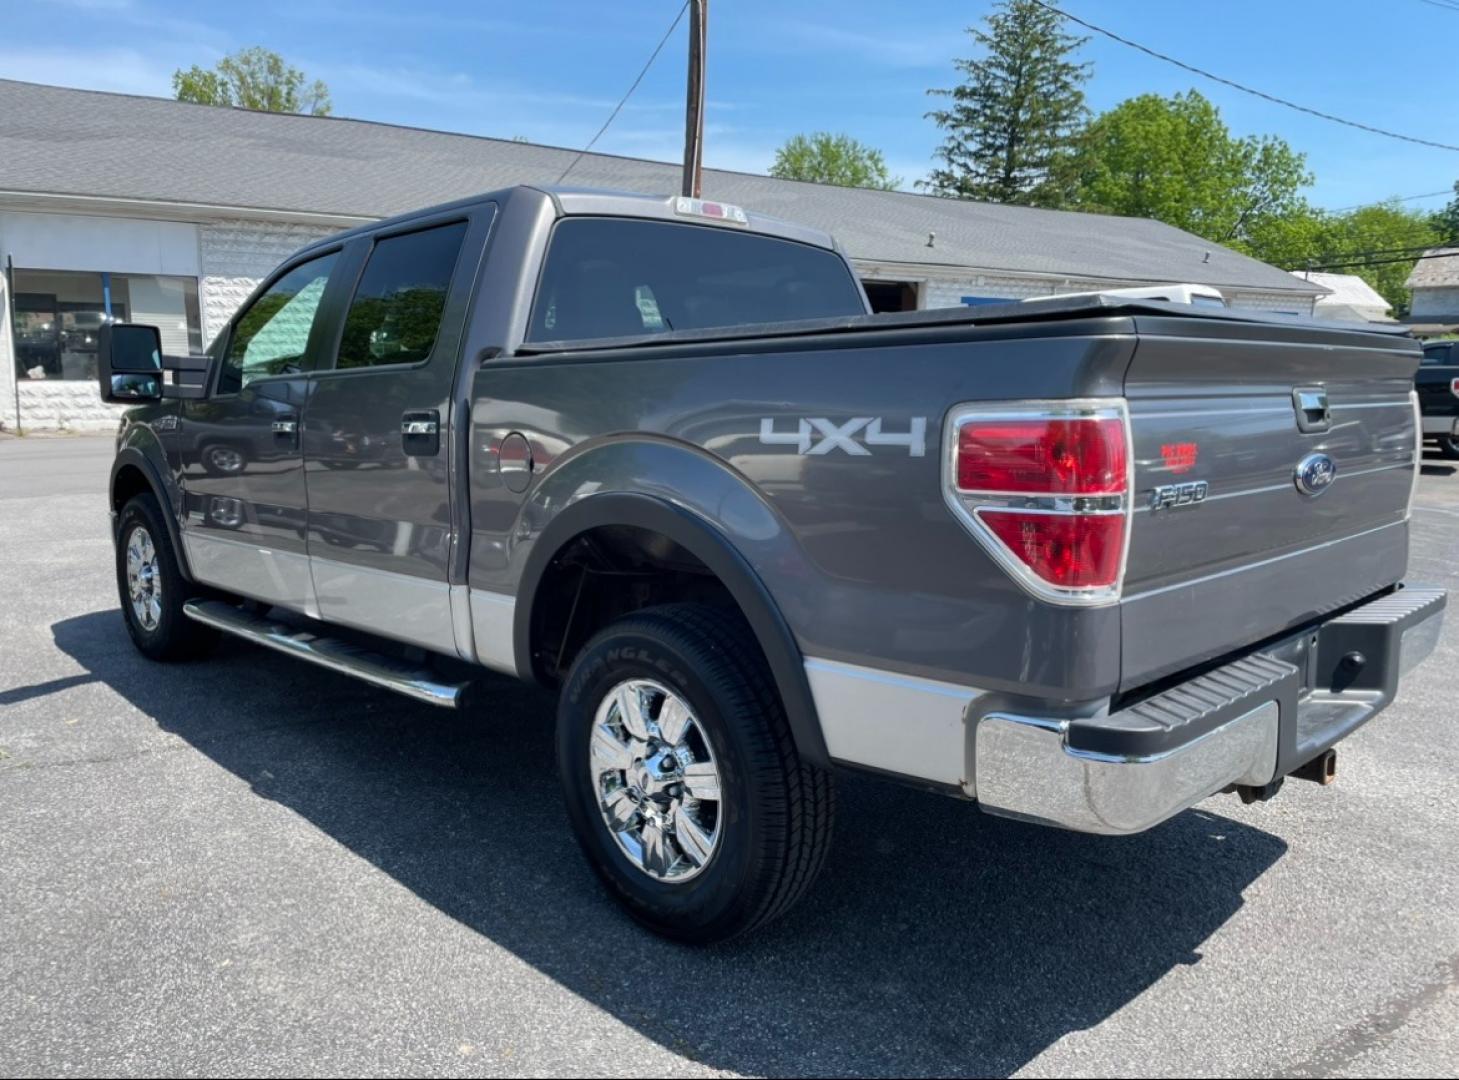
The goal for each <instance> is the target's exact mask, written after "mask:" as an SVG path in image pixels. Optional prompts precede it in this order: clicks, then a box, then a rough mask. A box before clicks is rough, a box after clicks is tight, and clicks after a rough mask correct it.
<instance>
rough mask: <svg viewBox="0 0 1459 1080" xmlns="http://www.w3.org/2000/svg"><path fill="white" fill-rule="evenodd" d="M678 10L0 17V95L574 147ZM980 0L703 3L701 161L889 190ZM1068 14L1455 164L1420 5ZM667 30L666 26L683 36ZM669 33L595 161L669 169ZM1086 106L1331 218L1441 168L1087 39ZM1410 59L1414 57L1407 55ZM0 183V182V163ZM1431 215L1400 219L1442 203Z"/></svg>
mask: <svg viewBox="0 0 1459 1080" xmlns="http://www.w3.org/2000/svg"><path fill="white" fill-rule="evenodd" d="M680 2H681V0H627V2H622V0H620V2H617V3H614V2H606V3H605V2H602V0H598V2H586V0H536V2H533V3H522V2H520V0H519V2H515V3H510V4H508V3H504V2H491V0H478V2H476V3H468V2H463V0H412V2H410V3H400V2H399V0H396V2H393V3H392V2H385V0H284V2H280V0H250V2H249V3H245V4H239V3H235V2H230V3H226V4H212V3H194V4H190V5H183V4H179V3H176V2H175V0H171V2H157V0H0V12H3V24H4V26H5V28H6V32H5V34H4V36H3V37H0V77H8V78H16V79H28V80H33V81H37V82H50V83H57V84H61V85H68V86H81V87H89V88H94V89H101V90H118V91H124V92H130V93H143V94H159V95H167V94H169V93H170V77H171V74H172V71H173V69H174V68H177V67H187V66H190V65H192V64H194V63H201V64H204V65H210V64H211V63H213V62H214V61H215V60H217V59H218V58H219V57H221V56H223V55H224V54H226V53H228V52H230V51H232V50H234V49H236V48H239V47H241V46H245V45H251V44H262V45H266V46H268V47H269V48H272V49H276V50H278V51H279V52H281V53H283V54H284V55H285V56H286V57H287V58H288V59H289V60H291V61H292V62H293V63H295V64H296V65H298V66H300V67H302V68H304V69H305V70H306V71H307V72H308V73H309V74H310V75H311V76H317V77H319V78H323V79H324V80H325V81H326V82H327V83H329V85H330V88H331V90H332V91H333V95H334V103H335V112H336V113H337V114H339V115H343V116H352V117H358V118H361V119H369V120H381V121H387V122H392V123H401V124H412V125H418V126H422V127H431V128H439V129H444V130H450V131H462V132H471V133H475V134H483V135H494V136H500V137H504V138H510V137H513V136H525V137H527V138H529V139H531V140H533V141H534V142H544V143H551V144H554V145H561V146H572V147H578V146H581V145H582V144H583V143H584V142H586V140H587V139H589V138H590V137H591V136H592V134H593V132H594V131H596V130H597V128H598V126H599V125H600V124H601V123H602V122H603V120H604V119H605V118H606V117H607V115H608V112H609V111H610V110H611V108H612V106H613V104H614V102H616V100H617V99H618V97H619V96H620V95H621V93H622V92H623V91H624V90H625V89H626V88H627V86H628V84H629V82H631V80H632V78H633V76H634V74H636V73H637V71H638V69H639V67H640V65H641V64H642V63H643V61H644V60H645V59H646V58H647V56H648V54H649V52H650V51H651V50H652V48H653V45H654V43H655V42H656V41H657V40H658V38H659V37H660V35H661V34H662V33H663V31H664V29H665V28H666V27H667V26H668V24H669V22H670V21H671V20H672V19H673V16H674V13H675V12H676V11H677V9H678V6H679V3H680ZM990 6H991V0H967V2H963V3H951V2H942V0H924V2H922V3H905V4H889V3H887V2H886V0H876V2H871V0H780V2H778V3H776V2H771V0H711V4H710V23H709V36H710V54H709V68H708V70H709V83H708V97H709V108H708V113H707V133H706V150H705V159H706V163H707V164H709V165H711V166H718V167H722V168H731V169H743V170H748V171H754V172H763V171H764V170H765V169H766V168H767V167H768V166H769V164H770V162H771V160H772V158H773V156H774V150H775V147H776V146H777V145H779V143H780V142H782V141H783V140H784V139H785V138H786V137H788V136H789V135H792V134H794V133H796V132H799V131H811V130H819V129H828V130H833V131H844V132H847V133H848V134H851V135H854V136H855V137H857V138H859V139H862V140H864V141H866V142H868V143H870V144H872V145H874V146H877V147H879V148H881V149H882V150H883V152H884V153H885V154H886V157H887V160H888V162H889V163H890V164H891V166H892V169H893V171H894V172H895V173H896V174H898V175H900V176H901V177H903V178H904V180H905V181H906V183H907V184H908V185H910V183H911V182H912V181H913V180H915V179H917V178H919V177H921V176H923V175H925V174H926V171H927V169H928V167H929V160H930V155H931V152H932V150H933V149H934V148H935V146H936V145H937V143H938V141H939V139H938V132H937V130H936V128H935V127H934V126H933V125H932V124H931V123H930V122H928V121H926V120H925V119H923V116H922V114H923V113H924V112H925V111H926V110H927V108H928V107H929V101H928V99H927V97H926V94H925V91H926V89H927V88H928V87H931V86H947V85H951V84H952V81H953V79H954V73H953V69H952V66H951V60H952V58H953V57H955V56H964V55H968V52H969V47H970V44H971V42H970V41H969V39H968V38H967V37H966V35H965V34H963V32H962V30H963V27H965V26H967V25H969V24H970V23H973V22H976V21H978V20H979V19H980V18H981V16H982V15H983V14H984V12H986V11H987V9H988V8H989V7H990ZM1063 6H1064V7H1065V8H1066V9H1067V10H1068V11H1070V12H1072V13H1074V14H1077V15H1079V16H1081V17H1083V18H1087V19H1089V20H1090V21H1092V22H1096V23H1099V24H1101V25H1104V26H1107V27H1108V28H1109V29H1111V30H1114V31H1116V32H1118V33H1121V34H1123V35H1124V36H1126V37H1130V38H1133V39H1135V40H1136V41H1140V42H1142V43H1144V44H1146V45H1149V46H1150V47H1152V48H1155V49H1158V50H1160V51H1163V52H1166V53H1169V54H1171V55H1174V56H1176V57H1179V58H1181V59H1183V60H1186V61H1188V62H1191V63H1194V64H1196V65H1198V66H1203V67H1206V68H1208V69H1211V70H1213V71H1215V72H1217V73H1218V74H1222V75H1225V76H1226V77H1228V78H1231V79H1235V80H1238V81H1242V82H1246V83H1249V84H1251V85H1254V86H1256V87H1258V88H1261V89H1264V90H1267V91H1269V92H1271V93H1274V94H1278V95H1280V96H1283V97H1287V98H1290V99H1293V100H1296V101H1299V102H1302V103H1304V104H1309V105H1311V106H1313V107H1316V108H1320V109H1323V110H1324V111H1327V112H1331V113H1336V114H1338V115H1342V116H1347V117H1350V118H1352V119H1355V120H1360V121H1364V122H1367V123H1370V124H1375V125H1377V126H1380V127H1386V128H1389V129H1392V130H1396V131H1400V132H1404V133H1407V134H1412V135H1416V136H1421V137H1424V138H1429V139H1434V140H1437V141H1440V142H1448V143H1454V144H1459V109H1456V107H1455V92H1454V88H1453V75H1452V72H1453V68H1452V64H1451V63H1450V62H1448V61H1445V60H1441V59H1437V58H1438V57H1442V56H1443V55H1444V54H1445V53H1447V52H1448V51H1450V45H1451V43H1452V42H1453V41H1454V40H1455V38H1456V34H1459V10H1448V9H1446V8H1445V7H1443V6H1440V5H1438V4H1430V3H1425V2H1424V0H1387V2H1386V3H1383V4H1378V3H1375V2H1374V0H1219V2H1215V3H1212V2H1209V0H1206V2H1200V3H1197V2H1194V0H1064V3H1063ZM686 22H687V20H686ZM685 33H686V31H685V25H684V24H681V25H680V27H679V29H678V31H677V32H676V34H675V37H674V39H673V40H672V41H671V42H670V44H669V45H668V46H667V47H666V48H665V49H664V52H663V53H662V54H661V56H660V57H659V60H658V62H657V63H656V64H655V66H654V68H653V70H652V71H650V73H649V75H648V77H647V78H645V80H644V82H643V84H642V85H641V86H640V87H639V89H638V92H637V93H636V94H635V96H634V97H633V99H632V100H631V101H630V103H629V105H628V107H627V108H626V109H625V110H624V112H623V113H622V114H621V115H620V116H619V117H618V120H617V121H616V122H615V124H614V126H613V127H612V128H610V129H609V132H608V134H607V135H605V136H604V138H603V139H602V140H601V141H600V143H599V144H598V147H597V149H601V150H605V151H608V152H612V153H620V154H629V155H634V156H642V157H651V158H658V159H662V160H674V159H676V158H677V157H678V155H679V154H680V147H681V141H682V137H683V128H682V123H683V121H682V111H681V110H682V95H683V79H684V74H683V72H684V38H685ZM1083 55H1084V58H1085V59H1088V60H1091V61H1093V63H1094V75H1093V78H1092V79H1091V81H1090V84H1089V86H1088V93H1089V98H1090V103H1091V105H1092V106H1093V107H1094V108H1096V109H1099V108H1104V107H1108V106H1109V105H1112V104H1114V103H1116V102H1118V101H1120V100H1122V99H1123V98H1126V97H1129V96H1131V95H1134V94H1138V93H1143V92H1147V91H1154V92H1159V93H1173V92H1175V91H1178V90H1185V89H1188V88H1190V87H1192V86H1194V87H1196V88H1198V89H1199V90H1201V92H1202V93H1204V94H1206V95H1207V96H1209V97H1210V98H1212V99H1213V100H1214V101H1215V102H1216V103H1217V104H1218V105H1219V106H1220V108H1221V110H1222V113H1223V114H1224V116H1225V118H1226V121H1227V122H1228V124H1229V125H1230V126H1231V128H1232V130H1233V131H1235V132H1237V133H1238V134H1248V133H1274V134H1279V135H1281V136H1282V137H1284V138H1286V139H1287V140H1288V141H1289V142H1290V143H1291V144H1292V145H1293V146H1294V147H1295V148H1296V149H1298V150H1301V151H1303V152H1305V153H1306V154H1307V155H1308V161H1309V164H1310V166H1311V167H1312V170H1313V171H1314V172H1315V173H1316V175H1317V184H1316V185H1315V187H1314V188H1313V189H1312V191H1311V192H1310V197H1311V198H1312V199H1313V200H1314V201H1315V202H1316V203H1318V204H1319V205H1322V206H1327V207H1330V208H1336V207H1343V206H1347V205H1349V204H1354V203H1363V202H1369V201H1373V200H1376V199H1382V198H1385V197H1388V196H1394V195H1413V194H1417V193H1420V192H1437V191H1441V190H1446V189H1448V188H1450V187H1451V186H1452V185H1453V183H1454V181H1455V179H1456V178H1459V153H1456V152H1453V151H1444V150H1436V149H1431V148H1427V147H1419V146H1411V145H1408V144H1405V143H1400V142H1396V141H1392V140H1388V139H1383V138H1379V137H1377V136H1373V135H1369V134H1366V133H1363V132H1359V131H1353V130H1349V129H1346V128H1342V127H1338V126H1335V125H1332V124H1330V123H1327V122H1325V121H1321V120H1318V119H1315V118H1311V117H1307V116H1303V115H1300V114H1298V113H1295V112H1291V111H1289V110H1286V109H1283V108H1280V107H1278V106H1275V105H1272V104H1268V103H1266V102H1263V101H1259V100H1257V99H1255V98H1251V97H1247V96H1245V95H1243V94H1240V93H1238V92H1236V91H1234V90H1230V89H1227V88H1226V87H1222V86H1219V85H1214V84H1211V83H1208V82H1205V81H1204V80H1201V79H1199V78H1198V77H1196V76H1193V75H1190V74H1187V73H1185V72H1182V71H1179V70H1177V69H1175V68H1172V67H1169V66H1168V65H1165V64H1162V63H1159V62H1158V61H1156V60H1153V59H1150V58H1148V57H1145V56H1143V55H1141V54H1138V53H1135V52H1133V51H1131V50H1129V49H1127V48H1125V47H1124V46H1121V45H1117V44H1115V43H1114V42H1110V41H1107V40H1103V39H1100V38H1095V39H1093V40H1091V41H1090V42H1089V44H1088V45H1087V46H1086V47H1085V49H1084V54H1083ZM1425 56H1427V57H1428V58H1427V59H1425V58H1424V57H1425ZM0 172H3V166H0ZM1443 202H1444V199H1443V198H1430V199H1426V200H1417V201H1414V202H1411V203H1409V204H1408V205H1410V206H1415V207H1425V208H1427V207H1433V206H1437V205H1441V204H1442V203H1443Z"/></svg>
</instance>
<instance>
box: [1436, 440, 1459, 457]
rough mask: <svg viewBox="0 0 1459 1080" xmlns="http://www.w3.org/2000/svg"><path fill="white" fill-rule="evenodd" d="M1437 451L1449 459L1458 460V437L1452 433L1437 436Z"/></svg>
mask: <svg viewBox="0 0 1459 1080" xmlns="http://www.w3.org/2000/svg"><path fill="white" fill-rule="evenodd" d="M1439 453H1441V454H1443V455H1444V456H1445V457H1446V458H1448V459H1449V460H1450V461H1459V438H1455V437H1454V436H1453V435H1440V436H1439Z"/></svg>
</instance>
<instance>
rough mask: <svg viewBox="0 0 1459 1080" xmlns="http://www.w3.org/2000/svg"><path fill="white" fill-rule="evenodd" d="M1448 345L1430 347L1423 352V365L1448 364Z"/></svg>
mask: <svg viewBox="0 0 1459 1080" xmlns="http://www.w3.org/2000/svg"><path fill="white" fill-rule="evenodd" d="M1449 348H1450V346H1448V345H1437V346H1430V347H1429V348H1427V349H1425V350H1424V363H1425V364H1447V363H1448V362H1449Z"/></svg>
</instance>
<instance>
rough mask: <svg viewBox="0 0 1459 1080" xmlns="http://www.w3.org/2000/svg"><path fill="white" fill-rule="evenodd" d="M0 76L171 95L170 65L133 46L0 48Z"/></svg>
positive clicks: (59, 84)
mask: <svg viewBox="0 0 1459 1080" xmlns="http://www.w3.org/2000/svg"><path fill="white" fill-rule="evenodd" d="M0 78H6V79H19V80H20V81H22V82H37V83H49V84H51V85H53V86H73V87H77V88H79V89H82V90H113V91H117V92H119V93H123V94H148V95H152V96H160V97H171V96H172V68H171V67H169V66H167V65H165V64H159V63H157V62H156V61H155V60H150V59H148V58H147V57H145V56H143V55H142V54H141V53H140V52H138V51H137V50H135V49H104V48H103V49H90V48H88V49H74V50H72V49H0Z"/></svg>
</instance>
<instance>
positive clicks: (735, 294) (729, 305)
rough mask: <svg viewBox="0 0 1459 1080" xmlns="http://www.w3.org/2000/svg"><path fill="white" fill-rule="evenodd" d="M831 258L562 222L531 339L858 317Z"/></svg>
mask: <svg viewBox="0 0 1459 1080" xmlns="http://www.w3.org/2000/svg"><path fill="white" fill-rule="evenodd" d="M865 312H866V308H865V305H864V301H863V299H862V294H861V288H860V286H859V285H858V284H857V283H856V279H855V278H853V277H852V275H851V272H850V270H849V269H848V268H847V266H846V263H845V261H844V260H843V259H842V258H841V257H840V256H839V255H837V254H836V253H835V252H832V251H828V250H826V249H825V248H818V247H813V246H811V245H809V244H800V243H796V242H795V241H793V240H783V239H780V238H778V237H773V236H762V235H759V234H756V233H747V232H739V231H735V230H732V229H730V228H726V227H717V226H706V225H687V224H677V223H673V222H659V221H642V220H635V219H632V218H589V217H581V218H567V219H565V220H564V221H561V222H559V223H558V225H557V228H556V229H555V230H554V232H553V235H552V242H551V245H550V246H549V248H548V251H547V262H546V266H545V267H544V268H543V274H542V284H541V287H540V288H539V290H538V294H537V299H536V302H535V304H534V306H533V310H532V322H531V326H530V329H529V331H528V335H527V338H528V340H529V341H584V340H588V339H592V338H614V337H633V336H638V335H642V334H652V333H658V332H662V331H667V330H702V329H709V328H713V327H727V326H744V325H747V324H751V323H764V322H780V321H784V320H788V319H814V318H829V317H833V316H843V315H862V314H865Z"/></svg>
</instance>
